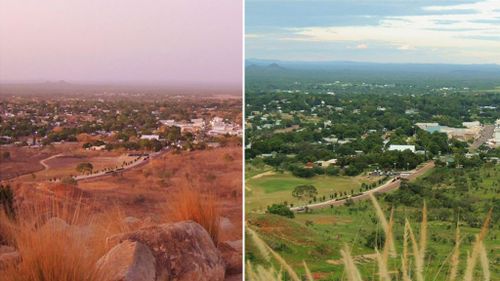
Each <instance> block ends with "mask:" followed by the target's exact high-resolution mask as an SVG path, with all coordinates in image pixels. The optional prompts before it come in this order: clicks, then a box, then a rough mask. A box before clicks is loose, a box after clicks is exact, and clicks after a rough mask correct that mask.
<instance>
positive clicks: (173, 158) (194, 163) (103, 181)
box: [2, 146, 242, 241]
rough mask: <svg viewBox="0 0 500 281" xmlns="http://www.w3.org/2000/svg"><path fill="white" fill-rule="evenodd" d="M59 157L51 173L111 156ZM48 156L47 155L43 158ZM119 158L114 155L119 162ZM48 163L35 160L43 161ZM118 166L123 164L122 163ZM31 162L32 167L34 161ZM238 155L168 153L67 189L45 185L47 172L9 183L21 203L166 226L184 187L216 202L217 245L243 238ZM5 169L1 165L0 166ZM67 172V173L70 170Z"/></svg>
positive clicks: (230, 151)
mask: <svg viewBox="0 0 500 281" xmlns="http://www.w3.org/2000/svg"><path fill="white" fill-rule="evenodd" d="M66 153H67V152H66ZM71 155H73V156H72V157H57V158H53V159H50V160H47V161H46V164H47V165H49V167H50V168H49V169H48V171H49V173H50V174H51V175H52V174H53V173H55V172H54V171H65V170H68V169H70V170H72V171H74V167H75V166H76V164H77V163H79V161H80V160H82V159H87V158H90V159H91V160H96V159H97V160H102V161H91V162H96V163H99V164H97V165H104V164H106V165H107V164H109V163H112V162H109V161H108V160H110V161H111V160H112V158H113V157H111V156H109V155H99V154H96V155H92V156H89V155H85V156H82V158H79V157H75V156H74V155H76V154H71ZM44 156H47V155H44ZM119 156H120V154H117V156H116V158H117V159H118V158H119ZM43 158H46V157H39V158H37V159H43ZM120 161H122V160H120ZM32 162H35V161H33V160H32ZM241 163H242V155H241V147H239V146H234V147H227V148H218V149H210V150H203V151H193V152H182V153H180V154H175V153H172V152H169V153H166V154H164V155H162V156H160V157H159V158H156V159H153V160H152V161H150V162H149V163H148V164H146V165H144V166H140V167H137V168H133V169H131V170H129V171H126V172H124V173H122V174H118V175H113V176H107V177H102V178H97V179H93V180H86V181H79V182H78V184H77V186H65V185H62V184H61V183H50V182H48V181H46V180H44V179H45V178H46V176H45V174H46V173H47V170H43V167H41V169H42V171H39V172H35V173H34V175H35V176H32V175H30V174H28V175H26V176H21V177H18V178H16V179H14V180H12V181H11V185H12V186H13V187H14V188H15V190H16V199H17V200H18V201H19V203H21V204H23V203H32V202H33V201H40V200H47V198H71V199H72V200H79V201H82V202H84V203H85V204H86V205H87V206H90V207H91V208H92V209H93V210H94V211H95V212H97V213H106V212H107V211H112V210H117V209H118V210H120V211H121V212H123V213H124V214H125V215H126V216H134V217H138V218H140V219H151V220H152V221H154V222H158V223H162V222H168V221H170V219H171V216H172V212H175V210H174V209H172V208H171V206H170V204H169V202H170V201H171V200H175V196H176V193H177V192H178V191H179V190H181V189H182V188H183V187H189V188H194V189H196V190H197V191H198V192H203V193H205V194H207V193H210V194H212V195H214V197H215V198H216V199H217V202H218V206H219V209H220V211H221V215H222V231H221V234H220V235H221V237H220V238H221V239H220V241H226V240H239V239H241V237H242V233H241V228H242V222H241V220H242V192H241V186H242V168H241ZM2 166H3V165H2ZM68 171H69V170H68Z"/></svg>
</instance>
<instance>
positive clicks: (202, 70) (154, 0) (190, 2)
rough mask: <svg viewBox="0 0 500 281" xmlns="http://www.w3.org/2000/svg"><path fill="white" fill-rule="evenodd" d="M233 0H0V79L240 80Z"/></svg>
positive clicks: (237, 4) (237, 9) (238, 32)
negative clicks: (47, 0)
mask: <svg viewBox="0 0 500 281" xmlns="http://www.w3.org/2000/svg"><path fill="white" fill-rule="evenodd" d="M241 5H242V4H241V1H234V0H168V1H166V0H162V1H158V0H145V1H134V0H108V1H99V0H85V1H84V0H75V1H65V0H54V1H50V2H46V1H38V0H27V1H17V0H0V81H3V82H12V81H23V82H26V81H31V82H41V81H47V80H50V81H54V80H66V81H87V82H93V81H114V82H155V83H158V82H163V83H164V82H167V83H179V84H189V83H197V84H199V83H206V84H212V85H214V84H220V85H234V86H237V85H240V84H241V76H242V74H241V63H242V60H241V57H242V47H241V44H242V43H241V41H242V35H241V33H242V25H241V24H242V20H241Z"/></svg>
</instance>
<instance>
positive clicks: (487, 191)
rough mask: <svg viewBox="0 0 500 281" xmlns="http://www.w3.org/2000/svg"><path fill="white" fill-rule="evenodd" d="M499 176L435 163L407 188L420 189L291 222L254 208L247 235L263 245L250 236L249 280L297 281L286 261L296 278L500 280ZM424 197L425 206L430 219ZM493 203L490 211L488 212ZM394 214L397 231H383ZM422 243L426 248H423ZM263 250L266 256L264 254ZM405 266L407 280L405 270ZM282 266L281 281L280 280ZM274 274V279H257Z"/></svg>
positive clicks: (489, 168) (491, 168)
mask: <svg viewBox="0 0 500 281" xmlns="http://www.w3.org/2000/svg"><path fill="white" fill-rule="evenodd" d="M499 181H500V170H499V167H498V165H496V166H495V165H483V166H481V167H479V168H473V169H465V170H455V169H448V168H437V169H435V171H433V172H431V173H429V174H427V175H425V176H424V177H423V178H422V179H419V180H417V181H416V185H414V186H413V185H412V186H410V187H411V188H413V187H422V186H423V187H426V188H425V189H424V190H423V191H421V192H420V191H419V190H417V191H412V190H411V188H410V189H409V190H410V191H408V190H406V191H405V190H403V191H401V190H400V191H395V192H391V193H390V194H389V195H386V196H381V197H380V198H379V200H378V201H379V202H380V203H379V204H373V203H372V202H369V201H365V202H358V203H355V204H353V205H350V206H342V207H335V208H331V209H330V208H328V209H323V210H317V211H316V210H315V211H314V212H312V213H305V214H296V217H295V218H294V219H289V218H285V217H281V216H277V215H272V214H258V213H249V214H247V227H248V229H249V230H247V235H248V236H247V237H249V238H250V237H254V236H255V237H258V239H260V241H262V242H263V243H264V244H263V245H265V246H262V245H260V246H259V245H258V243H256V241H255V239H254V240H252V239H247V244H246V247H247V254H246V261H247V263H249V264H250V265H249V266H248V268H249V270H251V271H254V272H253V273H251V274H250V273H249V274H248V276H249V280H294V279H293V276H292V275H293V274H290V273H289V272H288V271H287V270H286V268H287V266H289V269H291V270H293V271H294V272H295V274H296V275H297V276H298V277H299V278H302V279H307V280H360V279H356V278H357V277H356V274H355V275H354V276H353V275H350V274H351V273H352V272H359V275H360V276H361V277H362V280H436V281H437V280H443V281H444V280H499V279H500V266H499V264H500V263H499V261H500V255H499V253H498V252H499V251H498V249H500V241H499V240H498V235H499V234H500V228H499V225H498V223H497V222H498V212H497V211H496V210H497V208H498V202H499V198H498V195H497V194H498V188H499V186H500V183H499ZM412 192H413V193H412ZM419 192H420V193H419ZM424 201H425V202H427V203H428V204H427V210H426V212H425V217H426V219H425V220H424V219H423V218H424V212H423V211H422V208H423V206H424ZM446 202H449V204H450V206H446ZM455 204H457V205H456V206H455ZM375 206H380V207H375ZM457 206H458V207H457ZM490 208H493V211H492V213H491V217H490V216H489V215H488V214H489V210H490ZM391 214H392V223H391V229H390V230H391V231H390V232H391V233H392V234H391V235H386V233H388V231H387V225H388V224H389V221H391V219H390V217H391ZM383 218H385V222H384V219H383ZM422 221H425V227H423V223H422ZM419 222H420V223H419ZM485 222H486V223H485ZM410 227H411V232H412V233H413V236H414V238H415V240H416V242H417V243H416V244H417V247H416V248H414V244H413V242H412V241H411V237H410V236H411V234H410V230H409V229H410ZM457 232H458V233H459V234H458V237H459V239H458V241H459V242H460V243H459V244H458V245H459V247H458V252H457V246H456V245H457ZM478 235H479V237H480V243H479V242H477V237H478ZM388 236H389V237H390V238H391V239H390V240H392V242H393V243H394V250H395V252H396V255H395V256H394V255H391V254H390V253H391V251H389V250H386V248H385V247H384V246H385V245H386V242H387V239H388V238H389V237H388ZM422 237H423V238H422ZM424 238H425V241H423V240H422V239H424ZM405 241H406V242H405ZM390 244H392V243H390ZM405 244H406V246H405ZM422 245H425V246H424V247H425V250H420V252H418V249H420V247H422ZM346 247H347V248H346ZM375 248H377V249H378V251H379V253H380V255H381V256H382V257H384V253H385V252H384V251H389V255H388V256H387V257H386V260H384V262H385V266H382V265H383V264H381V263H380V260H379V259H378V257H380V256H378V255H377V252H376V250H375ZM405 248H406V251H405V250H404V249H405ZM266 249H267V252H268V254H266V253H265V252H264V251H265V250H266ZM271 251H272V252H274V253H275V254H277V255H279V256H280V258H276V257H274V254H272V252H271ZM405 252H406V258H405V257H404V255H405V254H404V253H405ZM421 252H423V253H425V254H424V256H423V258H422V257H420V260H419V261H418V262H419V266H420V267H421V269H418V270H420V271H421V273H418V270H417V269H416V266H417V260H416V257H417V254H420V253H421ZM266 256H268V257H270V258H268V257H266ZM468 256H471V258H469V257H468ZM474 256H475V261H474V260H473V259H472V258H474ZM349 257H350V258H349ZM350 259H352V260H353V261H354V262H353V263H351V262H350V261H349V260H350ZM384 259H385V258H384ZM404 260H406V261H407V263H404V262H403V261H404ZM284 261H286V264H287V265H286V266H285V265H283V262H284ZM304 262H305V264H307V269H306V267H304ZM474 263H475V264H476V265H475V266H474V270H472V269H470V268H471V266H473V265H474ZM403 264H405V267H406V269H405V270H406V271H407V277H408V278H406V277H405V275H404V274H403V271H404V270H403ZM353 265H354V266H355V267H356V269H355V270H354V271H353V270H352V269H353ZM273 268H274V269H273ZM280 268H281V269H282V270H283V273H282V278H281V279H279V277H276V276H278V271H279V269H280ZM454 268H455V269H456V270H455V269H454ZM468 268H469V269H468ZM273 270H274V273H273V272H271V271H273ZM308 271H309V272H310V273H311V274H310V276H309V274H308ZM385 271H387V274H388V275H389V277H388V278H389V279H387V276H385V275H386V272H385ZM453 272H456V275H455V276H456V277H455V278H453V276H454V274H455V273H453ZM471 272H472V275H471ZM417 273H418V274H421V276H418V274H417ZM269 274H271V275H272V276H274V277H273V278H275V279H259V278H261V277H262V276H263V275H265V276H267V277H269ZM308 276H309V277H312V279H311V278H309V277H308ZM384 276H385V277H384ZM276 278H277V279H276ZM353 278H354V279H353Z"/></svg>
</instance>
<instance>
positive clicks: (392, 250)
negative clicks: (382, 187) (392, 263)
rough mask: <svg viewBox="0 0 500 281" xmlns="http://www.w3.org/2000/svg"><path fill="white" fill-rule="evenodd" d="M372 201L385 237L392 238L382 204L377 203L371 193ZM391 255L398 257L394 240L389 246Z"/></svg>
mask: <svg viewBox="0 0 500 281" xmlns="http://www.w3.org/2000/svg"><path fill="white" fill-rule="evenodd" d="M370 199H371V201H372V204H373V207H374V208H375V213H376V214H377V218H378V220H379V222H380V224H381V225H382V228H383V229H384V233H385V236H386V237H387V236H392V231H390V230H389V223H388V222H387V219H386V218H385V214H384V211H382V208H381V207H380V204H379V203H378V201H377V198H375V196H374V195H373V194H372V193H370ZM389 253H390V254H391V256H395V255H396V246H394V239H390V244H389Z"/></svg>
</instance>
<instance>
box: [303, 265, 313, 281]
mask: <svg viewBox="0 0 500 281" xmlns="http://www.w3.org/2000/svg"><path fill="white" fill-rule="evenodd" d="M302 263H303V264H304V270H305V271H306V280H308V281H314V278H313V276H312V274H311V271H310V270H309V267H308V266H307V263H306V261H302Z"/></svg>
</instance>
